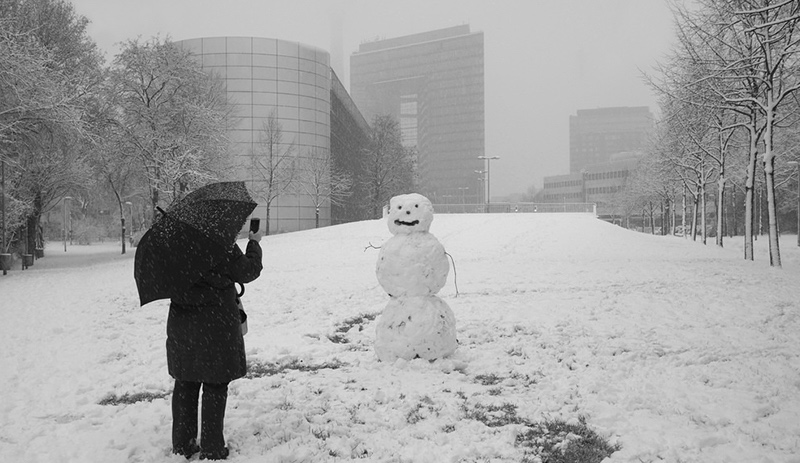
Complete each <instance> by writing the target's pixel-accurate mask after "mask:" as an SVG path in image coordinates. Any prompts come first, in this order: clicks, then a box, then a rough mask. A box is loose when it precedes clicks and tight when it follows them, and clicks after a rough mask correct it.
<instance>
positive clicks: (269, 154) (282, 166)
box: [250, 110, 297, 235]
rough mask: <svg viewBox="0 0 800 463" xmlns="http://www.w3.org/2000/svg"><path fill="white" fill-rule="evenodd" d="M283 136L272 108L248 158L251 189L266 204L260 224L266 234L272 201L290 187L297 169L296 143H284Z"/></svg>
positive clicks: (281, 127) (281, 128)
mask: <svg viewBox="0 0 800 463" xmlns="http://www.w3.org/2000/svg"><path fill="white" fill-rule="evenodd" d="M283 137H284V133H283V126H282V125H281V123H280V121H279V120H278V117H277V115H276V114H275V111H274V110H273V111H272V112H271V113H270V115H269V116H268V117H267V119H266V120H264V124H263V126H262V128H261V131H260V133H259V140H258V143H257V144H256V147H255V148H254V150H253V153H252V156H251V157H250V160H251V167H252V170H251V173H252V175H253V178H254V183H253V186H252V188H251V190H252V191H253V193H254V194H255V195H256V196H257V197H258V199H260V200H261V202H262V203H264V204H265V205H266V207H267V216H266V223H265V225H264V233H265V234H266V235H269V233H270V225H269V218H270V209H271V207H272V204H273V202H274V201H275V200H276V199H277V198H279V197H280V196H281V195H284V194H286V193H287V192H289V191H290V190H291V188H292V185H293V183H294V180H295V175H296V172H297V167H296V160H295V154H296V151H297V146H296V144H295V141H294V140H292V141H290V142H288V143H287V142H286V141H285V140H284V139H283Z"/></svg>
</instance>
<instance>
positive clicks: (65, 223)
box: [63, 196, 72, 252]
mask: <svg viewBox="0 0 800 463" xmlns="http://www.w3.org/2000/svg"><path fill="white" fill-rule="evenodd" d="M71 199H72V196H64V200H63V201H64V252H67V200H71Z"/></svg>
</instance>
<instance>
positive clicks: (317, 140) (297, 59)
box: [177, 37, 368, 233]
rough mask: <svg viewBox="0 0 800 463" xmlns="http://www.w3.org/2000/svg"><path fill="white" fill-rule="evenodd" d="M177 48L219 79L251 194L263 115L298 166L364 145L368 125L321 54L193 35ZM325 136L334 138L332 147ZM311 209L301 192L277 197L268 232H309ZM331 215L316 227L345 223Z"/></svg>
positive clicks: (324, 213)
mask: <svg viewBox="0 0 800 463" xmlns="http://www.w3.org/2000/svg"><path fill="white" fill-rule="evenodd" d="M177 43H178V44H179V45H181V46H183V47H184V48H185V49H188V50H190V51H191V52H192V53H193V54H194V55H195V56H196V57H197V59H198V60H199V61H200V62H201V63H202V67H203V70H205V71H208V72H213V73H214V74H216V75H217V76H219V77H220V78H222V79H223V80H224V82H225V87H226V92H227V97H228V102H229V104H230V105H231V106H232V109H233V114H232V116H233V120H232V124H231V127H230V129H229V133H228V135H229V138H230V140H231V142H232V146H233V155H234V156H235V160H234V162H235V164H236V165H237V169H238V170H237V173H236V175H235V177H236V179H238V180H245V181H246V182H248V186H249V187H250V188H251V190H253V191H258V190H259V187H262V186H263V184H264V181H263V177H262V176H260V175H259V174H258V173H256V172H255V171H254V168H253V163H252V157H253V155H254V154H256V155H257V154H258V153H259V151H263V150H264V146H263V143H262V140H263V138H264V135H263V134H264V130H263V129H264V125H265V123H266V122H267V121H268V120H269V118H270V117H274V120H276V121H277V122H278V123H279V124H280V127H281V130H282V132H283V143H282V145H281V146H280V149H282V150H283V149H287V148H288V147H289V146H290V145H293V148H292V150H293V155H294V156H295V159H297V160H301V161H302V160H303V159H307V158H324V157H325V156H326V154H327V153H330V155H331V157H332V158H334V159H336V158H337V157H343V156H348V155H349V154H350V153H354V152H357V151H358V149H360V147H359V146H353V144H356V145H358V144H359V143H363V142H364V140H366V137H367V130H368V126H367V124H366V122H365V120H364V118H363V116H361V114H360V113H359V111H358V109H357V108H356V106H355V105H354V104H353V102H352V101H351V100H350V97H349V95H348V94H347V92H346V91H344V87H343V86H342V85H341V83H340V82H339V79H338V78H337V76H336V74H335V73H334V72H333V71H332V69H331V67H330V57H329V54H328V52H327V51H324V50H321V49H318V48H315V47H311V46H307V45H303V44H301V43H297V42H290V41H285V40H278V39H270V38H261V37H212V38H196V39H188V40H182V41H179V42H177ZM333 108H336V109H335V110H334V109H333ZM332 118H336V120H332ZM337 131H338V132H339V133H337ZM332 138H334V139H336V140H338V141H337V142H335V143H332V142H331V139H332ZM256 199H257V200H258V201H259V206H258V207H257V209H256V211H255V214H256V215H257V216H259V217H261V218H262V220H263V219H264V217H266V204H265V202H264V200H263V198H256ZM315 209H316V207H315V204H314V201H313V200H312V199H311V197H309V196H308V195H305V194H302V193H298V192H292V193H289V194H284V195H281V196H279V197H278V198H277V199H275V200H274V201H273V202H272V205H271V208H270V230H271V232H272V233H281V232H289V231H297V230H304V229H308V228H314V227H315V224H316V220H315V218H316V210H315ZM331 211H332V208H331V205H330V204H329V203H327V202H326V203H325V204H323V205H322V207H321V208H320V211H319V213H320V226H324V225H330V224H331V223H338V222H342V221H343V220H344V219H343V218H341V217H338V218H337V217H336V216H332V214H331ZM339 212H340V213H342V214H344V212H343V211H342V210H340V211H339ZM334 213H335V211H334Z"/></svg>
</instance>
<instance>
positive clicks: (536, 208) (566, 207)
mask: <svg viewBox="0 0 800 463" xmlns="http://www.w3.org/2000/svg"><path fill="white" fill-rule="evenodd" d="M433 209H434V210H435V211H436V213H437V214H483V213H491V214H496V213H500V214H503V213H514V212H540V213H553V212H568V213H588V214H594V215H597V205H596V204H595V203H490V204H434V205H433Z"/></svg>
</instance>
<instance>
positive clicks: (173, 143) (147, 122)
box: [107, 37, 230, 209]
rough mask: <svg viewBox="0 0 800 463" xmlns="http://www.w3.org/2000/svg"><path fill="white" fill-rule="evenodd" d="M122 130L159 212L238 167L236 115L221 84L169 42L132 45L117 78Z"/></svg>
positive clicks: (115, 71) (114, 72)
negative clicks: (232, 134) (233, 132)
mask: <svg viewBox="0 0 800 463" xmlns="http://www.w3.org/2000/svg"><path fill="white" fill-rule="evenodd" d="M110 84H111V85H110V88H109V92H108V93H107V97H108V98H114V99H115V100H114V101H115V103H116V107H117V111H116V113H115V114H114V119H115V121H116V123H117V124H118V125H119V127H120V128H122V133H123V136H124V138H125V141H126V143H127V144H128V145H129V146H130V147H132V148H133V151H134V152H135V153H136V155H137V157H138V159H139V161H140V164H141V166H142V169H143V170H144V171H145V172H146V174H147V179H148V182H149V190H150V201H151V204H152V207H153V209H155V207H156V206H158V205H159V203H160V202H161V201H162V198H161V195H165V196H166V199H167V200H168V201H167V202H169V201H174V200H176V199H179V198H180V197H182V196H183V194H185V192H186V191H189V190H191V189H193V188H194V187H196V186H199V185H203V184H205V183H208V182H209V181H212V180H215V179H217V178H219V177H220V175H221V173H223V172H225V171H226V170H227V169H228V168H229V167H230V166H229V165H228V164H226V157H225V156H224V155H225V154H226V152H227V149H228V147H229V144H228V140H227V121H228V117H229V112H230V110H229V109H228V106H227V102H226V99H225V93H224V90H223V87H222V83H221V81H220V80H219V79H218V78H216V77H214V76H212V75H209V74H206V73H204V72H203V71H202V69H201V68H200V64H199V63H197V61H196V60H195V59H194V58H193V57H192V56H191V53H190V52H189V51H187V50H184V49H183V48H181V47H179V46H178V45H176V44H175V43H173V42H172V41H170V40H169V39H165V40H160V39H159V38H158V37H155V38H152V39H151V40H149V41H147V42H140V41H139V40H138V39H136V40H129V41H128V42H126V43H125V44H124V45H123V47H122V51H121V52H120V54H118V55H117V57H116V59H115V60H114V63H113V65H112V67H111V72H110Z"/></svg>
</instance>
